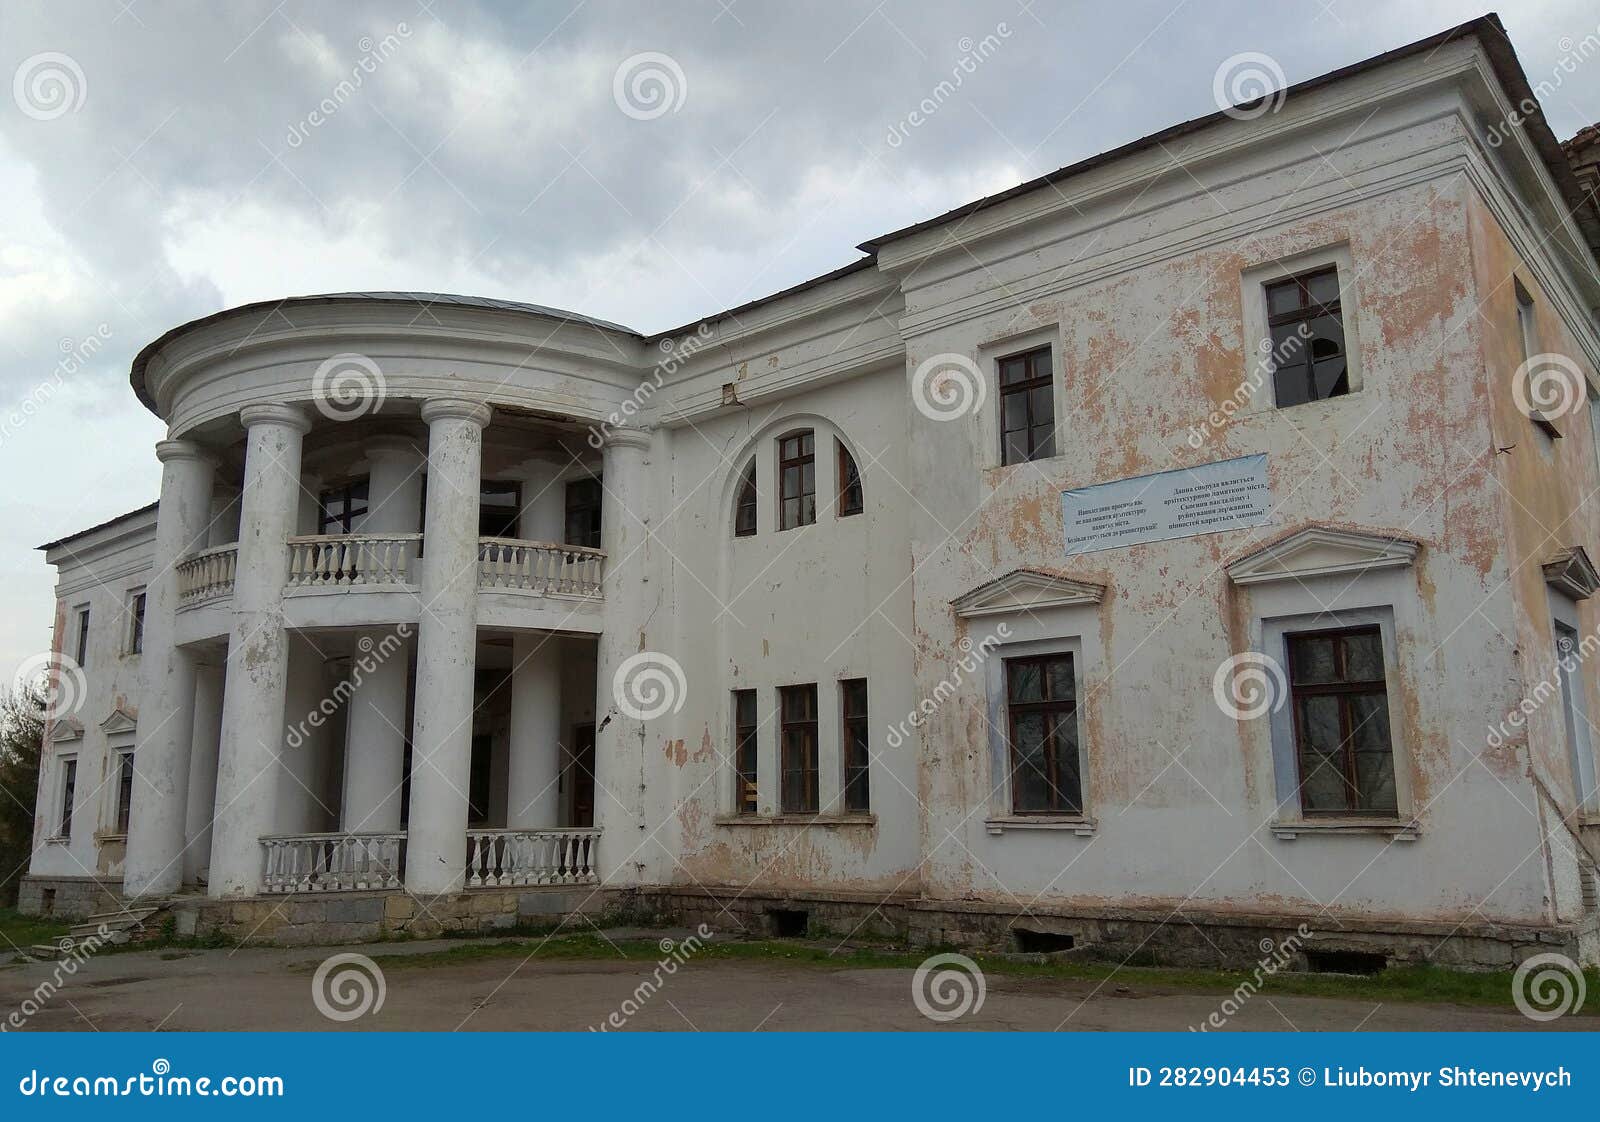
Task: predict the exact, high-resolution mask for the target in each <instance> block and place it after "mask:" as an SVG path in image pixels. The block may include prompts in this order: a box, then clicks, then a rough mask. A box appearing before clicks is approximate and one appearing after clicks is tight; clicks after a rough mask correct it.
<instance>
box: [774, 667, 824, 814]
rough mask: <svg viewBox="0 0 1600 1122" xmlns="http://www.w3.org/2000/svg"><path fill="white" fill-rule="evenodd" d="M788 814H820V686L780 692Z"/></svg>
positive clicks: (783, 687)
mask: <svg viewBox="0 0 1600 1122" xmlns="http://www.w3.org/2000/svg"><path fill="white" fill-rule="evenodd" d="M778 706H779V718H780V720H781V723H782V729H781V740H780V742H779V743H780V745H781V749H782V750H781V753H780V754H781V756H782V768H783V773H782V777H783V782H782V784H781V786H782V788H783V790H782V803H783V812H784V813H785V814H815V813H817V687H816V684H815V683H812V684H811V685H808V686H781V687H779V689H778Z"/></svg>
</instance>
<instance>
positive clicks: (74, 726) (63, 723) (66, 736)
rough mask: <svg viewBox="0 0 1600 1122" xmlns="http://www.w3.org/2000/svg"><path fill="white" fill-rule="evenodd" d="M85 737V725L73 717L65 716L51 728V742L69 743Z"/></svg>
mask: <svg viewBox="0 0 1600 1122" xmlns="http://www.w3.org/2000/svg"><path fill="white" fill-rule="evenodd" d="M82 739H83V725H82V724H81V723H80V722H79V721H77V720H75V719H73V718H72V717H63V718H61V720H59V721H57V722H56V723H55V724H54V726H52V727H51V729H50V743H51V744H69V743H71V742H72V741H74V740H82Z"/></svg>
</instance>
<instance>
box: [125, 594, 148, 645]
mask: <svg viewBox="0 0 1600 1122" xmlns="http://www.w3.org/2000/svg"><path fill="white" fill-rule="evenodd" d="M144 598H145V594H144V593H143V592H135V593H134V594H133V602H132V603H131V604H130V605H129V608H128V610H129V612H130V614H131V615H132V616H133V620H132V622H131V623H130V625H129V628H128V653H129V654H139V653H140V652H141V651H143V650H144V603H145V599H144Z"/></svg>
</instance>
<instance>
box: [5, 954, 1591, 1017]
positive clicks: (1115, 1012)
mask: <svg viewBox="0 0 1600 1122" xmlns="http://www.w3.org/2000/svg"><path fill="white" fill-rule="evenodd" d="M459 945H460V944H459V943H406V944H390V945H380V946H367V947H347V948H328V947H320V948H308V949H304V950H280V949H252V950H233V951H229V950H207V951H173V950H167V951H138V952H129V953H117V954H103V955H100V956H98V957H96V958H93V959H90V960H89V961H87V962H86V963H85V964H84V965H83V966H82V967H81V968H80V969H79V970H78V972H77V973H76V975H74V976H71V977H68V978H67V980H66V981H65V984H63V985H62V986H61V988H60V989H59V991H58V992H56V993H54V994H53V995H51V996H49V997H47V998H46V999H45V1000H44V1001H43V1002H42V1003H41V1006H42V1007H41V1008H39V1009H38V1011H37V1012H33V1013H32V1014H31V1015H28V1016H27V1017H26V1023H25V1025H23V1026H22V1027H23V1028H24V1029H26V1030H30V1031H91V1030H96V1029H98V1030H101V1031H107V1032H109V1031H135V1032H137V1031H148V1030H160V1031H164V1032H185V1031H200V1030H225V1029H255V1030H264V1031H304V1030H329V1029H353V1030H388V1031H396V1030H412V1029H431V1030H445V1031H449V1030H456V1029H466V1030H496V1031H565V1030H578V1031H582V1030H585V1029H588V1028H589V1027H591V1026H594V1027H599V1026H601V1025H602V1024H603V1023H605V1022H606V1021H607V1020H608V1018H611V1017H612V1015H613V1014H616V1015H617V1017H618V1018H621V1019H623V1020H624V1025H623V1031H641V1030H645V1031H674V1032H678V1031H682V1032H689V1031H696V1030H698V1031H705V1032H711V1031H721V1032H750V1031H756V1030H761V1031H826V1030H855V1031H874V1030H891V1031H925V1030H991V1031H992V1030H1030V1031H1053V1030H1056V1029H1060V1030H1063V1031H1080V1032H1084V1031H1087V1032H1104V1031H1119V1030H1156V1029H1166V1030H1184V1029H1187V1028H1189V1027H1190V1026H1191V1025H1198V1024H1200V1023H1201V1022H1203V1021H1204V1020H1205V1019H1206V1018H1207V1017H1209V1016H1210V1015H1211V1014H1212V1013H1213V1012H1214V1011H1215V1010H1217V1009H1218V1007H1219V1005H1220V1004H1221V1002H1222V1000H1223V998H1224V997H1225V996H1226V995H1225V994H1217V993H1186V992H1178V991H1171V990H1163V989H1159V988H1154V987H1151V986H1149V985H1147V984H1144V983H1135V984H1129V985H1123V984H1120V983H1110V984H1101V983H1096V982H1092V981H1077V980H1053V979H1052V980H1042V979H1038V978H1023V977H1015V976H1004V975H1002V976H991V977H989V978H987V979H986V986H987V994H986V997H985V999H984V1002H983V1004H982V1007H981V1008H980V1009H977V1010H974V1011H971V1012H968V1013H966V1014H965V1015H963V1016H961V1017H959V1018H957V1019H955V1020H953V1021H950V1022H947V1023H937V1022H935V1021H932V1020H929V1019H928V1018H927V1017H925V1016H923V1015H922V1014H921V1013H920V1012H919V1011H918V1009H917V1007H916V1005H915V1004H914V1002H913V1000H912V982H913V972H912V971H911V970H904V969H861V968H838V969H834V968H829V967H818V966H806V965H795V966H788V965H784V964H782V963H777V962H772V961H765V960H751V961H726V960H723V961H710V960H707V961H701V962H694V961H689V962H687V963H686V964H685V965H683V966H682V967H680V968H679V969H678V970H677V971H676V972H675V973H671V974H668V975H666V976H664V977H663V979H662V981H661V983H660V986H659V988H657V989H654V990H653V992H652V991H650V990H647V991H646V992H645V993H644V996H643V997H642V998H641V999H639V1000H638V1002H637V1007H636V1011H631V1013H630V1010H634V1004H633V999H634V998H635V996H636V992H637V991H638V990H639V987H640V986H641V983H647V982H648V983H652V984H653V982H654V979H653V978H652V975H653V974H655V972H656V969H657V967H656V964H655V963H653V962H640V961H623V960H610V961H607V960H603V959H596V960H570V959H565V960H535V961H524V960H523V959H522V958H520V957H477V958H466V959H463V960H462V961H460V962H456V963H450V964H448V965H440V964H437V963H436V962H435V963H432V964H425V965H407V964H406V963H405V961H404V960H405V959H406V958H408V957H410V956H412V955H415V954H418V953H425V952H428V951H437V950H440V949H444V948H448V947H451V946H459ZM342 952H355V953H361V954H367V955H371V956H372V957H373V958H374V959H375V960H376V961H377V962H378V964H379V967H380V969H381V971H382V974H383V989H384V996H383V1003H382V1006H381V1008H378V1009H374V1010H371V1011H369V1012H367V1013H365V1014H363V1015H361V1016H359V1017H356V1018H355V1019H353V1020H349V1021H343V1022H341V1021H335V1020H332V1019H330V1018H329V1017H328V1016H325V1015H324V1014H323V1013H322V1012H321V1011H319V1009H318V1007H317V1003H316V1002H315V1001H314V1000H313V978H314V972H315V970H316V968H317V966H318V965H319V964H321V963H322V962H324V961H325V960H327V959H328V958H329V957H330V956H332V955H335V954H339V953H342ZM54 971H55V966H54V965H53V964H49V963H32V964H24V965H21V966H14V967H8V968H3V969H0V1021H3V1020H5V1019H6V1018H7V1017H8V1016H10V1015H11V1014H12V1013H13V1011H17V1010H24V1011H25V1009H26V1007H25V1005H24V1003H25V1002H28V1001H29V1000H30V998H31V997H32V995H33V994H34V992H35V990H36V988H37V987H38V986H39V985H40V984H41V983H42V982H47V981H49V980H51V978H52V975H53V973H54ZM349 992H350V993H351V995H352V998H351V1000H352V1001H354V1002H356V1003H358V1004H359V999H360V993H359V990H358V989H354V988H352V989H350V990H349ZM625 1003H627V1004H626V1005H625ZM334 1008H335V1012H340V1011H343V1010H348V1009H349V1008H350V1006H349V1005H348V1004H345V1005H338V1004H335V1006H334ZM1593 1024H1594V1021H1593V1019H1592V1018H1586V1017H1564V1018H1562V1019H1560V1020H1558V1021H1554V1022H1551V1023H1549V1024H1544V1025H1540V1024H1535V1023H1534V1022H1532V1021H1529V1020H1527V1019H1526V1018H1524V1017H1522V1016H1521V1015H1520V1014H1518V1013H1517V1012H1516V1011H1515V1010H1514V1009H1510V1008H1507V1009H1504V1010H1501V1009H1490V1008H1479V1007H1464V1006H1456V1005H1419V1004H1409V1003H1407V1004H1400V1003H1385V1004H1374V1003H1372V1002H1366V1001H1351V1000H1343V999H1334V998H1323V997H1301V996H1287V995H1276V994H1257V995H1255V996H1253V997H1251V998H1250V999H1249V1000H1247V1001H1246V1002H1244V1007H1243V1008H1242V1009H1241V1010H1240V1011H1239V1012H1238V1013H1236V1014H1235V1015H1234V1016H1232V1017H1231V1018H1230V1019H1229V1020H1228V1022H1227V1026H1226V1027H1227V1028H1228V1029H1231V1030H1279V1031H1288V1030H1302V1031H1313V1030H1338V1031H1349V1030H1354V1029H1360V1030H1362V1031H1382V1030H1423V1031H1429V1030H1432V1031H1437V1030H1458V1031H1460V1030H1500V1031H1515V1030H1521V1029H1536V1028H1547V1029H1557V1030H1560V1029H1582V1028H1587V1027H1592V1026H1593Z"/></svg>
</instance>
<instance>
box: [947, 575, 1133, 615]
mask: <svg viewBox="0 0 1600 1122" xmlns="http://www.w3.org/2000/svg"><path fill="white" fill-rule="evenodd" d="M1105 591H1106V590H1105V586H1104V585H1099V584H1090V583H1088V582H1086V581H1079V580H1072V579H1071V578H1070V577H1061V576H1056V575H1055V574H1054V573H1046V572H1041V571H1040V570H1038V569H1013V570H1012V571H1011V572H1009V573H1007V574H1006V575H1005V576H1003V577H998V578H996V579H995V580H992V581H989V582H988V583H987V584H981V585H979V586H978V587H977V588H974V589H973V590H972V591H971V592H968V593H966V594H964V595H962V596H958V597H956V599H954V600H952V601H951V602H950V605H951V607H953V608H955V610H956V615H958V616H960V617H962V618H963V619H972V618H974V617H976V616H993V615H1008V614H1011V613H1016V612H1028V611H1035V610H1038V609H1041V608H1068V607H1076V606H1079V605H1083V604H1098V603H1100V601H1101V600H1102V599H1103V598H1104V596H1105Z"/></svg>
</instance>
